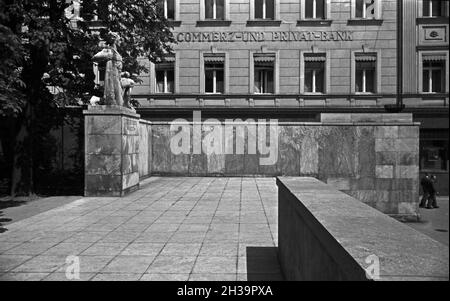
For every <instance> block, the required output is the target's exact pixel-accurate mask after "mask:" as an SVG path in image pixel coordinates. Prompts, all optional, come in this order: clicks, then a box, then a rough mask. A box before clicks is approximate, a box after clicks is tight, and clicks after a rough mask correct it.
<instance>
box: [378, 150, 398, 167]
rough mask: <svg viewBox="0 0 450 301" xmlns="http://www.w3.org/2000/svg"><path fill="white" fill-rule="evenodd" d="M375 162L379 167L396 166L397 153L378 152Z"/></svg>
mask: <svg viewBox="0 0 450 301" xmlns="http://www.w3.org/2000/svg"><path fill="white" fill-rule="evenodd" d="M375 162H376V164H377V165H395V164H396V163H397V153H396V152H394V151H388V152H376V153H375Z"/></svg>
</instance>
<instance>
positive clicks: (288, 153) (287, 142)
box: [278, 126, 300, 176]
mask: <svg viewBox="0 0 450 301" xmlns="http://www.w3.org/2000/svg"><path fill="white" fill-rule="evenodd" d="M293 130H294V129H293V127H292V126H281V127H279V147H278V167H279V170H280V171H282V174H283V175H290V176H296V175H299V173H300V166H299V165H300V144H299V143H298V142H297V141H296V140H295V137H294V131H293Z"/></svg>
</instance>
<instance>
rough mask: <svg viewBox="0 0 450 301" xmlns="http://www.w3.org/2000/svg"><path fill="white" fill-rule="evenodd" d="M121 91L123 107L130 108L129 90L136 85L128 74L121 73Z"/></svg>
mask: <svg viewBox="0 0 450 301" xmlns="http://www.w3.org/2000/svg"><path fill="white" fill-rule="evenodd" d="M121 84H122V89H123V102H124V106H125V107H131V105H130V100H131V99H130V98H131V89H132V88H133V87H134V85H135V84H136V83H135V82H134V80H132V79H131V77H130V73H128V72H122V79H121Z"/></svg>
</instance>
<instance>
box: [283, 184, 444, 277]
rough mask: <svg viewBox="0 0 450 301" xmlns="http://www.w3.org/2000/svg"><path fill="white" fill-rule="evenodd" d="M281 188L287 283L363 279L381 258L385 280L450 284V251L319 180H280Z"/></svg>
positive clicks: (380, 265) (381, 272) (284, 269)
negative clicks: (444, 282) (449, 279)
mask: <svg viewBox="0 0 450 301" xmlns="http://www.w3.org/2000/svg"><path fill="white" fill-rule="evenodd" d="M277 185H278V187H279V209H280V211H279V220H280V224H279V228H280V232H279V238H280V240H279V253H280V256H279V258H280V260H281V262H282V267H283V271H284V273H285V275H286V277H287V279H289V280H336V279H342V280H363V279H365V278H366V276H365V270H366V269H369V270H370V268H371V264H372V263H373V259H371V258H374V256H376V258H377V260H379V277H380V280H383V279H384V280H391V277H395V278H397V279H401V280H408V279H409V278H412V277H413V278H422V279H428V278H435V279H440V280H448V278H449V251H448V247H447V246H445V245H443V244H441V243H439V242H437V241H435V240H433V239H432V238H430V237H429V236H427V235H425V234H422V233H419V232H417V231H415V230H414V229H412V228H410V227H408V226H407V225H405V224H402V223H400V222H398V221H396V220H395V219H393V218H390V217H388V216H387V215H385V214H382V213H380V212H379V211H377V210H375V209H373V208H371V207H369V206H367V205H366V204H363V203H361V202H359V201H358V200H356V199H354V198H352V197H350V196H348V195H346V194H344V193H341V192H339V191H337V190H336V189H335V188H334V187H332V186H331V185H327V184H325V183H323V182H321V181H319V180H317V179H314V178H302V177H279V178H278V179H277ZM410 197H413V196H412V194H411V196H410ZM377 280H378V279H377Z"/></svg>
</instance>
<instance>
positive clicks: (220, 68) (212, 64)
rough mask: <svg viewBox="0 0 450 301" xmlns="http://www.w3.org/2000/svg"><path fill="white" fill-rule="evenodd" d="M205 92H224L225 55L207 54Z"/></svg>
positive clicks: (205, 57)
mask: <svg viewBox="0 0 450 301" xmlns="http://www.w3.org/2000/svg"><path fill="white" fill-rule="evenodd" d="M204 60H205V93H210V94H220V93H224V87H225V84H224V77H225V76H224V75H225V72H224V69H225V68H224V65H225V57H224V56H223V55H216V54H212V55H209V54H205V56H204Z"/></svg>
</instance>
